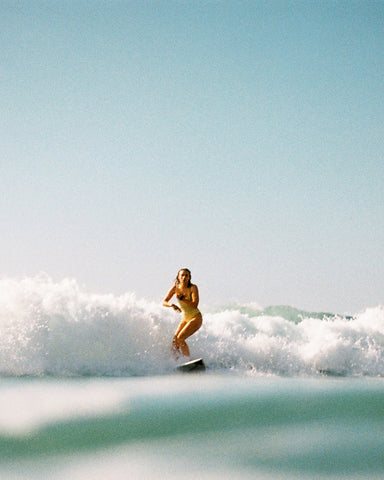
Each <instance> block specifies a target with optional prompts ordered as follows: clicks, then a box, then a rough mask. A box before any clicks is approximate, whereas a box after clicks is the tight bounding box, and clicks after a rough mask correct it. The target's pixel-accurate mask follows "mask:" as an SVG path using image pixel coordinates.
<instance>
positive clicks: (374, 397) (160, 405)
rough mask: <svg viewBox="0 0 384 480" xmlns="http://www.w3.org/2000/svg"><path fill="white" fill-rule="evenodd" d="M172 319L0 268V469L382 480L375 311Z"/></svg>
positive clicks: (383, 320)
mask: <svg viewBox="0 0 384 480" xmlns="http://www.w3.org/2000/svg"><path fill="white" fill-rule="evenodd" d="M201 309H202V311H203V314H204V324H203V327H202V329H201V330H200V331H199V332H198V333H197V334H196V335H194V337H192V338H191V339H190V342H189V344H190V348H191V352H192V355H193V356H194V357H200V356H201V357H204V360H205V362H206V365H207V370H206V372H204V373H199V374H191V373H189V374H181V373H177V372H176V371H175V366H176V364H177V362H175V361H174V360H172V359H171V357H170V351H169V343H170V339H171V338H172V334H173V331H174V329H175V327H176V324H177V321H178V317H177V315H176V314H175V313H174V312H172V311H170V309H165V308H162V307H161V305H159V303H158V302H154V301H148V300H144V299H138V298H137V297H136V296H135V295H134V294H126V295H123V296H120V297H116V296H114V295H94V294H91V293H89V292H86V291H84V290H83V289H82V288H80V287H79V285H78V284H77V283H76V281H74V280H63V281H61V282H56V283H55V282H53V281H52V280H51V279H50V278H49V277H46V276H44V275H42V276H39V277H34V278H25V279H22V280H20V279H10V278H3V279H2V280H0V458H1V462H0V478H1V479H5V480H8V479H9V480H13V479H18V480H19V479H28V480H29V479H32V480H33V479H41V478H44V479H71V480H77V479H81V480H87V479H95V480H96V479H105V478H110V479H115V480H120V479H131V478H132V479H158V478H163V479H176V478H181V477H182V478H186V479H192V478H199V479H231V480H232V479H233V478H236V479H266V480H269V479H273V480H277V479H291V478H292V479H293V478H295V479H313V480H315V479H316V480H317V479H323V478H324V479H325V478H326V479H333V478H334V479H342V478H345V479H362V478H364V479H366V478H370V479H376V478H380V479H381V478H383V479H384V309H383V307H382V306H376V307H373V308H367V309H366V310H365V311H363V312H358V313H356V314H355V315H351V316H348V317H343V316H338V315H334V314H332V313H307V312H303V311H300V310H297V309H295V308H292V307H283V306H275V307H269V308H266V309H260V308H259V307H257V306H255V305H231V306H223V307H217V306H216V307H215V308H208V307H203V306H202V307H201Z"/></svg>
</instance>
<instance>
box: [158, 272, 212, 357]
mask: <svg viewBox="0 0 384 480" xmlns="http://www.w3.org/2000/svg"><path fill="white" fill-rule="evenodd" d="M174 295H176V298H177V300H178V302H179V305H180V306H177V305H176V304H174V303H170V300H171V298H172V297H173V296H174ZM198 304H199V290H198V288H197V286H196V285H194V284H193V283H191V272H190V271H189V270H188V268H182V269H181V270H179V272H178V274H177V277H176V280H175V284H174V285H173V286H172V287H171V288H170V290H169V292H168V293H167V295H166V296H165V298H164V300H163V305H164V307H170V308H173V309H174V310H175V311H176V312H180V313H181V314H182V319H181V322H180V325H179V326H178V327H177V330H176V332H175V335H174V336H173V341H172V351H173V353H174V355H175V356H176V357H177V356H178V354H179V352H181V353H182V354H183V355H184V356H185V357H190V353H189V347H188V345H187V343H186V341H185V340H186V339H187V338H188V337H190V336H191V335H193V334H194V333H195V332H196V331H197V330H198V329H199V328H200V327H201V325H202V323H203V317H202V315H201V313H200V310H199V309H198V308H197V306H198Z"/></svg>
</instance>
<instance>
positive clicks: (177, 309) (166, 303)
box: [163, 285, 181, 312]
mask: <svg viewBox="0 0 384 480" xmlns="http://www.w3.org/2000/svg"><path fill="white" fill-rule="evenodd" d="M175 292H176V287H175V285H174V286H173V287H172V288H170V290H169V292H168V293H167V295H166V296H165V298H164V300H163V306H164V307H171V308H173V309H174V310H176V311H177V312H180V311H181V310H180V308H179V307H178V306H177V305H175V304H174V303H170V302H169V301H170V300H171V298H172V297H173V295H174V294H175Z"/></svg>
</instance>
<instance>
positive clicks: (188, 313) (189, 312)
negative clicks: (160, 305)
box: [179, 292, 200, 322]
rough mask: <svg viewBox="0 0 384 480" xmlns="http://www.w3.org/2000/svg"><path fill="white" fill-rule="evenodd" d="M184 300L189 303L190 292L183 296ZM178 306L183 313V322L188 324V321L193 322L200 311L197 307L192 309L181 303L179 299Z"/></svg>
mask: <svg viewBox="0 0 384 480" xmlns="http://www.w3.org/2000/svg"><path fill="white" fill-rule="evenodd" d="M185 299H186V300H189V301H191V300H192V295H191V292H188V294H187V295H186V296H185ZM179 305H180V308H181V311H182V313H183V320H184V321H185V322H189V321H190V320H193V319H194V318H196V317H197V315H199V313H200V310H199V309H198V308H197V307H192V306H191V305H189V304H188V303H185V302H183V300H180V299H179Z"/></svg>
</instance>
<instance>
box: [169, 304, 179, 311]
mask: <svg viewBox="0 0 384 480" xmlns="http://www.w3.org/2000/svg"><path fill="white" fill-rule="evenodd" d="M171 307H172V308H173V310H175V311H176V312H181V310H180V308H179V307H178V306H177V305H175V304H174V303H172V305H171Z"/></svg>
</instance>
